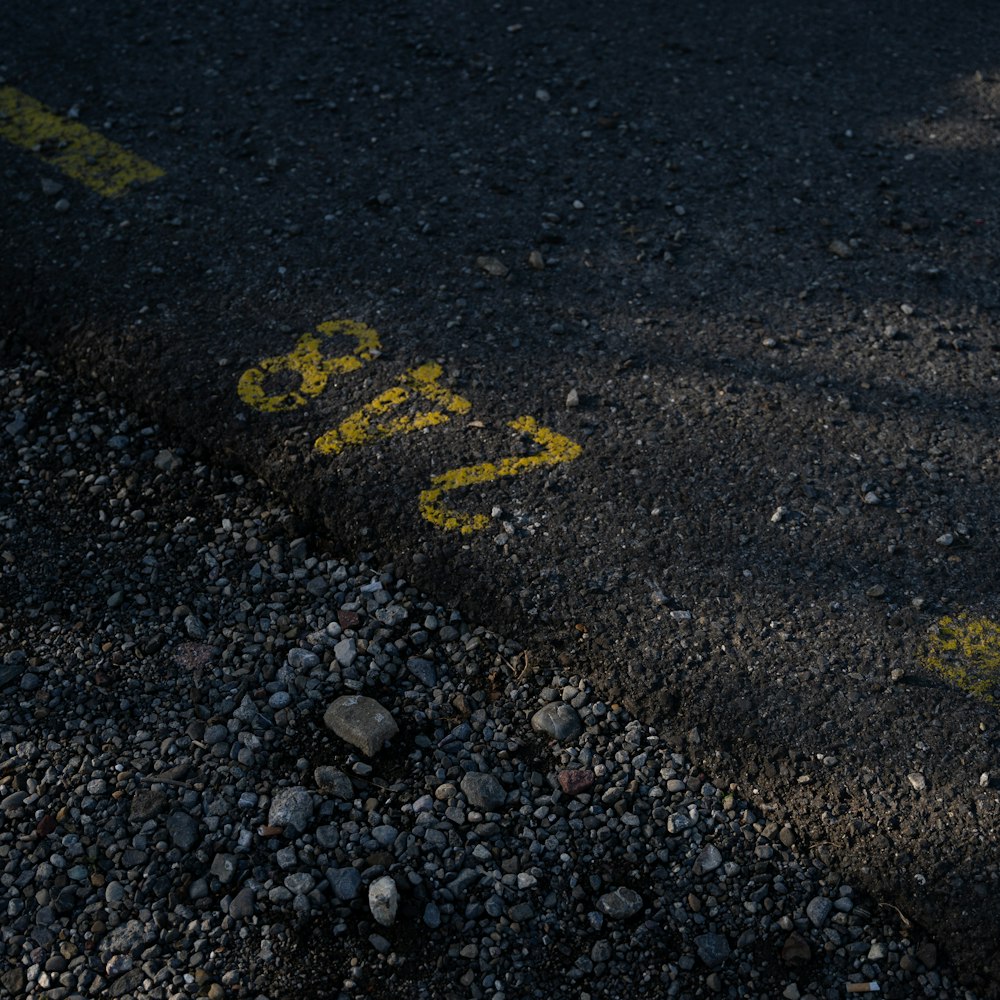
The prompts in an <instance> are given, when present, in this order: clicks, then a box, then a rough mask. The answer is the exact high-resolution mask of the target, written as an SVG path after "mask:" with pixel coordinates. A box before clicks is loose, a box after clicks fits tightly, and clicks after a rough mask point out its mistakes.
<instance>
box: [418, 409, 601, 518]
mask: <svg viewBox="0 0 1000 1000" xmlns="http://www.w3.org/2000/svg"><path fill="white" fill-rule="evenodd" d="M507 426H508V427H512V428H513V429H514V430H515V431H517V432H518V433H519V434H527V435H528V437H530V438H531V440H532V441H533V442H534V443H535V444H537V445H541V447H542V449H543V450H542V451H540V452H538V453H537V454H534V455H518V456H511V457H510V458H502V459H500V461H499V462H495V463H494V462H483V463H482V464H480V465H466V466H463V467H462V468H460V469H449V470H448V471H447V472H443V473H442V474H441V475H439V476H435V477H434V478H433V479H432V480H431V486H430V489H427V490H422V491H421V493H420V513H421V515H422V516H423V517H424V519H425V520H427V521H430V522H431V524H436V525H437V526H438V527H439V528H444V529H445V530H447V531H460V532H461V533H462V534H463V535H470V534H472V532H473V531H480V530H482V529H483V528H485V527H486V526H487V525H488V524H489V523H490V518H489V517H488V516H487V515H486V514H464V513H462V512H461V511H457V510H454V509H453V508H451V507H447V506H446V505H445V504H443V503H442V502H441V498H442V496H444V494H445V493H449V492H451V491H452V490H457V489H461V488H462V487H463V486H476V485H479V484H480V483H491V482H493V481H494V480H495V479H499V478H501V477H502V476H520V475H523V474H524V473H525V472H530V471H531V470H532V469H537V468H539V467H540V466H545V465H559V464H561V463H562V462H572V461H573V459H574V458H577V457H579V455H580V454H581V453H582V452H583V449H582V448H581V447H580V445H578V444H577V443H576V442H575V441H571V440H570V439H569V438H568V437H564V436H563V435H562V434H557V433H556V432H555V431H552V430H549V429H548V428H547V427H540V426H539V425H538V422H537V421H536V420H535V418H534V417H518V418H517V420H512V421H511V422H510V423H509V424H508V425H507Z"/></svg>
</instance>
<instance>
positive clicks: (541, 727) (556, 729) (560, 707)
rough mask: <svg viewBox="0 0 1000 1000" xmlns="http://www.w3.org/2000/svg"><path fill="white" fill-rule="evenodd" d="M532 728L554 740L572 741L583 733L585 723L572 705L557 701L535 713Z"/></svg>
mask: <svg viewBox="0 0 1000 1000" xmlns="http://www.w3.org/2000/svg"><path fill="white" fill-rule="evenodd" d="M531 728H532V729H534V730H535V732H536V733H545V735H546V736H551V737H552V739H554V740H572V739H574V738H575V737H577V736H579V735H580V733H581V732H583V723H582V722H581V721H580V716H579V715H578V714H577V711H576V709H575V708H573V706H572V705H567V704H566V702H564V701H556V702H553V703H552V704H550V705H546V706H544V707H543V708H540V709H539V710H538V711H537V712H535V714H534V715H533V716H532V717H531Z"/></svg>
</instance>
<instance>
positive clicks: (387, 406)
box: [315, 363, 472, 455]
mask: <svg viewBox="0 0 1000 1000" xmlns="http://www.w3.org/2000/svg"><path fill="white" fill-rule="evenodd" d="M440 377H441V366H440V365H436V364H433V363H431V364H426V365H421V366H420V367H419V368H412V369H410V371H408V372H404V373H403V374H402V375H401V376H400V379H399V381H400V384H399V385H397V386H393V388H391V389H388V390H387V391H386V392H383V393H382V394H381V395H380V396H376V397H375V398H374V399H373V400H372V401H371V402H370V403H366V404H365V405H364V406H363V407H361V409H360V410H358V411H357V412H356V413H352V414H351V415H350V416H349V417H348V418H347V419H346V420H345V421H344V422H343V423H342V424H341V425H340V426H339V427H336V428H334V429H333V430H330V431H327V432H326V433H325V434H324V435H322V436H321V437H319V438H317V439H316V444H315V448H316V450H317V451H319V452H322V453H323V454H324V455H339V454H340V453H341V452H342V451H343V450H344V449H345V448H346V447H348V446H349V445H359V444H371V442H373V441H377V440H379V439H380V438H388V437H392V436H393V435H394V434H409V433H410V432H411V431H419V430H421V429H423V428H424V427H436V426H437V425H438V424H443V423H446V422H447V421H448V420H449V419H450V417H449V416H448V414H449V413H468V412H469V410H470V408H471V407H472V404H471V403H470V402H469V401H468V400H467V399H464V398H463V397H462V396H459V395H457V394H456V393H454V392H452V391H451V390H450V389H446V388H445V387H444V386H442V385H438V379H439V378H440ZM414 396H418V397H420V398H422V399H427V400H430V402H432V403H437V404H438V405H439V406H441V407H443V409H441V410H424V411H423V412H421V413H416V414H414V415H413V416H408V415H403V416H399V417H394V418H393V419H391V420H386V421H380V420H379V417H381V416H383V415H384V414H386V413H388V412H389V411H390V410H394V409H395V408H396V407H397V406H402V405H403V403H407V402H409V401H410V400H412V399H413V398H414ZM445 411H447V412H445Z"/></svg>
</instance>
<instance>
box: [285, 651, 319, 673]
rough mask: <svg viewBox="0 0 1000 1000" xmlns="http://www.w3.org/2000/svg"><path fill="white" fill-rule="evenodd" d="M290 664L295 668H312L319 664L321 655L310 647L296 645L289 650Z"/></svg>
mask: <svg viewBox="0 0 1000 1000" xmlns="http://www.w3.org/2000/svg"><path fill="white" fill-rule="evenodd" d="M288 665H289V666H290V667H291V668H292V669H293V670H312V668H313V667H318V666H319V657H318V656H317V655H316V654H315V653H313V652H310V650H308V649H302V648H301V647H299V646H296V647H295V648H294V649H290V650H289V651H288Z"/></svg>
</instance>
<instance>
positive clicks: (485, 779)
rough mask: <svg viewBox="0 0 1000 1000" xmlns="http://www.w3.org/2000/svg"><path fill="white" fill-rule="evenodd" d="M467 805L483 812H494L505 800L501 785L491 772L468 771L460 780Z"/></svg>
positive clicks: (505, 796) (505, 794) (505, 795)
mask: <svg viewBox="0 0 1000 1000" xmlns="http://www.w3.org/2000/svg"><path fill="white" fill-rule="evenodd" d="M461 786H462V792H463V794H464V795H465V797H466V798H467V799H468V800H469V805H470V806H474V807H475V808H476V809H482V810H484V811H485V812H495V811H496V810H497V809H499V808H500V807H501V806H502V805H503V804H504V802H506V801H507V793H506V792H505V791H504V787H503V785H501V784H500V782H499V781H498V780H497V779H496V778H495V777H494V776H493V775H492V774H480V773H478V772H476V771H469V772H467V773H466V774H465V776H464V777H463V778H462V781H461Z"/></svg>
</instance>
